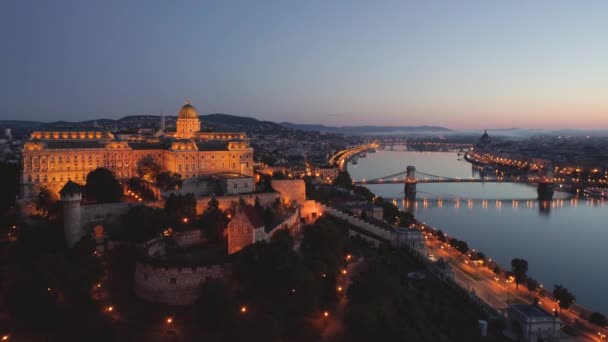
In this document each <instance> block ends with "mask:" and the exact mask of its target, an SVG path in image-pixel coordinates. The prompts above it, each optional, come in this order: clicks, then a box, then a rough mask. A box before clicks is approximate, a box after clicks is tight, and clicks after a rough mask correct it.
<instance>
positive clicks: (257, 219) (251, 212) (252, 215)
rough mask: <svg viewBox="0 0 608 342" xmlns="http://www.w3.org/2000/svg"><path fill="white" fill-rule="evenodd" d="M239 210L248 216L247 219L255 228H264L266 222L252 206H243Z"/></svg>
mask: <svg viewBox="0 0 608 342" xmlns="http://www.w3.org/2000/svg"><path fill="white" fill-rule="evenodd" d="M239 210H241V211H242V212H243V214H245V216H247V219H248V220H249V222H251V225H252V226H253V227H254V228H258V227H263V226H264V220H263V219H262V216H261V215H260V213H259V212H258V211H257V210H256V209H255V208H254V207H253V206H251V205H245V206H241V207H240V208H239Z"/></svg>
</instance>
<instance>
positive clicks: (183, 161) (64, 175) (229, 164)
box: [21, 102, 253, 198]
mask: <svg viewBox="0 0 608 342" xmlns="http://www.w3.org/2000/svg"><path fill="white" fill-rule="evenodd" d="M200 127H201V122H200V120H199V117H198V113H197V111H196V108H195V107H194V106H192V105H191V104H190V102H186V104H185V105H184V106H183V107H182V108H181V109H180V110H179V113H178V119H177V125H176V132H168V133H164V132H162V131H161V132H159V133H158V134H157V135H156V136H155V137H154V138H143V137H139V138H138V137H135V139H133V138H130V139H129V140H120V139H117V138H116V137H115V136H114V135H113V134H112V133H110V132H102V131H99V130H62V131H40V132H34V133H32V134H31V136H30V139H29V140H28V141H27V142H25V144H24V146H23V151H22V152H23V153H22V157H23V158H22V161H23V165H22V172H21V183H22V184H21V185H22V188H21V192H22V196H23V197H24V198H31V197H35V196H36V195H37V193H38V191H39V190H40V188H43V187H45V188H48V189H49V190H51V191H53V192H55V193H59V190H60V189H61V188H62V187H63V186H64V185H65V183H66V182H67V181H68V180H71V181H73V182H76V183H80V184H84V183H85V180H86V176H87V174H88V173H89V172H91V171H93V170H95V169H96V168H99V167H103V168H107V169H110V170H112V171H113V172H114V173H115V174H116V177H117V178H118V179H128V178H131V177H136V176H137V163H138V161H140V160H141V159H142V158H144V157H146V156H150V157H152V158H154V160H155V161H156V162H157V163H158V164H159V165H160V166H161V169H162V170H164V171H170V172H175V173H179V174H180V175H181V176H182V178H183V179H192V178H196V177H199V176H205V175H212V174H221V173H231V174H240V175H244V176H253V149H252V148H251V146H250V144H249V139H248V138H247V136H246V135H245V133H213V132H211V133H209V132H200Z"/></svg>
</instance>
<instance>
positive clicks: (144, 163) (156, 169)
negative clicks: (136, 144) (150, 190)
mask: <svg viewBox="0 0 608 342" xmlns="http://www.w3.org/2000/svg"><path fill="white" fill-rule="evenodd" d="M159 173H160V165H158V163H157V162H156V161H155V160H154V158H152V157H151V156H145V157H143V158H142V159H140V160H139V161H138V162H137V174H138V175H139V177H141V178H143V179H144V180H146V181H148V182H153V181H155V180H156V176H158V174H159Z"/></svg>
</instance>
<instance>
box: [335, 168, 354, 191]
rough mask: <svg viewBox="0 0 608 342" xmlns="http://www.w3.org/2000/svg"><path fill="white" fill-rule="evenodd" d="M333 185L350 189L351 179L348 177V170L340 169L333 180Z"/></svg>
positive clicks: (351, 186) (351, 185)
mask: <svg viewBox="0 0 608 342" xmlns="http://www.w3.org/2000/svg"><path fill="white" fill-rule="evenodd" d="M334 185H335V186H339V187H341V188H344V189H352V188H353V180H352V179H351V178H350V174H349V173H348V171H340V172H339V173H338V177H336V180H334Z"/></svg>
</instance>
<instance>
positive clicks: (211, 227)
mask: <svg viewBox="0 0 608 342" xmlns="http://www.w3.org/2000/svg"><path fill="white" fill-rule="evenodd" d="M200 225H201V228H202V229H203V231H204V232H205V233H206V234H207V238H208V239H209V240H210V241H220V240H221V239H223V238H224V230H226V227H227V226H228V217H226V214H225V213H224V212H223V211H222V210H220V205H219V202H218V201H217V199H215V197H213V198H211V200H210V201H209V202H208V203H207V209H206V210H205V212H204V213H203V215H202V216H201V220H200Z"/></svg>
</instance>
